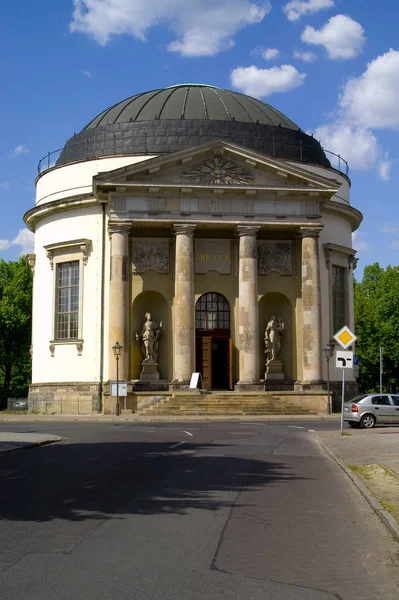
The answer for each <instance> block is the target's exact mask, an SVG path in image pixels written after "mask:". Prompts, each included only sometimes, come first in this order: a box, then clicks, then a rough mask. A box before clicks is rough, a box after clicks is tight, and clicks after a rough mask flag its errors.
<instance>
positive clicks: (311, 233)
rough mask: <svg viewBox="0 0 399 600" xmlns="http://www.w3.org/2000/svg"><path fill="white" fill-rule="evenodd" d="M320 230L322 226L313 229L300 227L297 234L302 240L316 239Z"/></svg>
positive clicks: (315, 226)
mask: <svg viewBox="0 0 399 600" xmlns="http://www.w3.org/2000/svg"><path fill="white" fill-rule="evenodd" d="M322 229H323V225H314V226H313V227H311V226H309V227H306V226H305V227H300V228H299V234H300V236H301V237H302V238H318V237H319V235H320V232H321V231H322Z"/></svg>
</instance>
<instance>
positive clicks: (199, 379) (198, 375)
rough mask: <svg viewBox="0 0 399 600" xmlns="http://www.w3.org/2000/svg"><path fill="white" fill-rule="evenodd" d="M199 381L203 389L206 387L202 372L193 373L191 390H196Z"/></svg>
mask: <svg viewBox="0 0 399 600" xmlns="http://www.w3.org/2000/svg"><path fill="white" fill-rule="evenodd" d="M199 383H201V386H202V389H204V382H203V381H202V376H201V373H191V380H190V390H196V389H197V388H198V384H199Z"/></svg>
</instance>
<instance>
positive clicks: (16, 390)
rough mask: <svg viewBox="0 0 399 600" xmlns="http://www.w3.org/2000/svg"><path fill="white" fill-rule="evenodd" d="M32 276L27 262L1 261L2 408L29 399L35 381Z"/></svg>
mask: <svg viewBox="0 0 399 600" xmlns="http://www.w3.org/2000/svg"><path fill="white" fill-rule="evenodd" d="M31 323H32V273H31V269H30V266H29V264H28V262H27V260H26V259H25V258H20V259H19V260H18V261H9V262H6V261H4V260H2V259H0V407H1V408H5V407H6V402H7V398H8V397H10V396H11V397H22V396H25V397H26V395H27V393H28V386H29V383H30V377H31V360H30V354H29V348H30V343H31Z"/></svg>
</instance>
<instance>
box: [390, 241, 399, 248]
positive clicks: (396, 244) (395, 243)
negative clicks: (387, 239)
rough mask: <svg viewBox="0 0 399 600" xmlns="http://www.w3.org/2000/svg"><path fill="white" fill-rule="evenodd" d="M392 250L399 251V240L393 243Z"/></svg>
mask: <svg viewBox="0 0 399 600" xmlns="http://www.w3.org/2000/svg"><path fill="white" fill-rule="evenodd" d="M391 248H392V250H399V240H395V241H394V242H392V244H391Z"/></svg>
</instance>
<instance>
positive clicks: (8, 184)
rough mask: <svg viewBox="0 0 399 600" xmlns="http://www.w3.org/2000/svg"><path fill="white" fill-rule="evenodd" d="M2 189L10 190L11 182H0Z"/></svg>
mask: <svg viewBox="0 0 399 600" xmlns="http://www.w3.org/2000/svg"><path fill="white" fill-rule="evenodd" d="M0 189H2V190H6V191H8V190H9V189H10V182H9V181H0Z"/></svg>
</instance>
